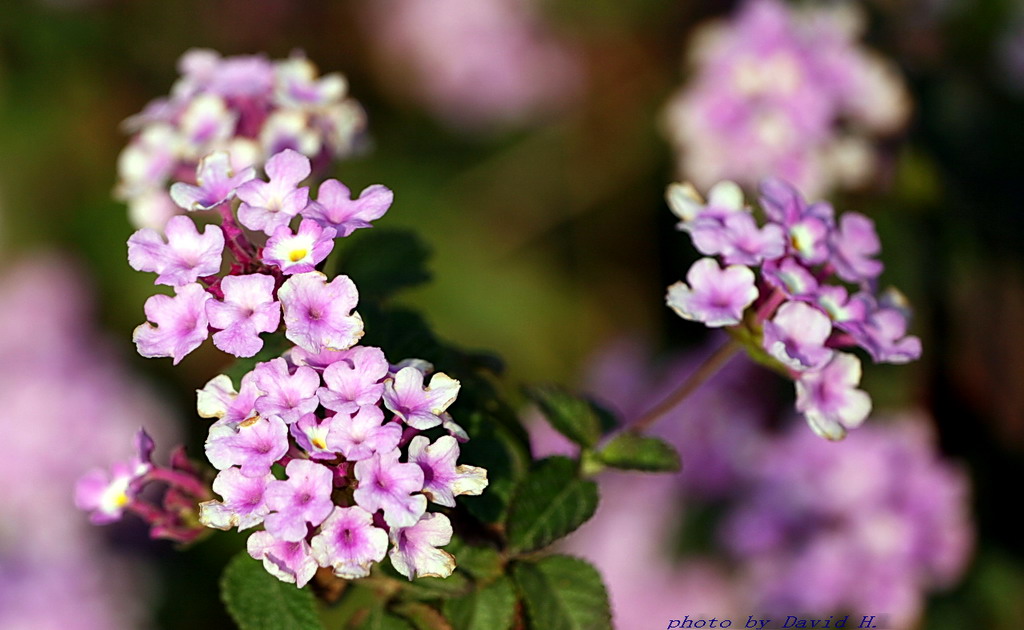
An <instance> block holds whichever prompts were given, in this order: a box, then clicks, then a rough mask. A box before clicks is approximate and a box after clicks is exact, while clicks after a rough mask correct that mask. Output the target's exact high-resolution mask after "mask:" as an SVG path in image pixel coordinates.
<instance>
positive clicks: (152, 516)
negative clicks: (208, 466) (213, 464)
mask: <svg viewBox="0 0 1024 630" xmlns="http://www.w3.org/2000/svg"><path fill="white" fill-rule="evenodd" d="M154 446H155V445H154V443H153V439H152V438H151V437H150V436H149V434H148V433H146V431H145V430H144V429H139V431H138V433H136V435H135V455H134V456H133V457H131V458H130V459H129V460H127V461H121V462H117V463H115V464H113V465H112V466H111V467H110V470H109V471H108V470H104V469H102V468H95V469H93V470H91V471H90V472H88V473H86V474H85V475H83V476H82V477H81V478H80V479H79V480H78V483H77V484H76V485H75V505H76V506H77V507H78V508H79V509H80V510H86V511H88V512H89V520H90V521H92V522H93V523H94V524H96V525H105V524H107V523H114V522H117V521H119V520H121V518H122V517H123V516H124V514H125V512H130V513H132V514H135V515H136V516H138V517H139V518H141V519H142V520H143V521H144V522H145V523H146V524H147V525H148V526H149V531H150V535H151V536H152V537H153V538H167V539H169V540H174V541H177V542H182V543H188V542H192V541H194V540H196V539H197V538H198V537H199V536H200V535H201V534H202V533H203V528H202V527H199V523H198V521H197V520H196V518H195V506H196V504H197V503H198V502H199V501H203V500H205V499H208V498H210V496H211V495H210V489H209V488H208V487H207V485H206V483H204V482H203V480H202V476H201V473H200V471H199V470H198V469H197V468H196V467H195V466H194V465H193V464H192V462H191V461H189V459H188V456H187V455H186V454H185V447H183V446H179V447H178V448H176V449H175V450H174V451H173V452H172V453H171V458H170V466H167V467H162V466H160V465H158V464H156V463H155V462H154V461H153V448H154ZM153 497H155V499H154V498H153Z"/></svg>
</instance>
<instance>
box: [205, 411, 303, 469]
mask: <svg viewBox="0 0 1024 630" xmlns="http://www.w3.org/2000/svg"><path fill="white" fill-rule="evenodd" d="M287 452H288V427H287V426H285V423H284V421H283V420H281V419H280V418H278V417H277V416H271V417H269V418H264V417H262V416H258V415H257V416H253V417H252V418H250V419H248V420H245V421H244V422H242V423H240V424H238V425H237V426H234V425H231V424H227V423H224V422H220V423H216V424H214V425H213V426H211V427H210V434H209V435H208V436H207V438H206V458H207V459H209V460H210V463H211V464H213V467H214V468H216V469H217V470H224V469H226V468H230V467H231V466H239V467H240V469H241V472H242V474H243V475H245V476H246V477H263V476H265V475H266V474H267V473H268V472H270V467H271V466H273V465H274V464H275V463H276V462H277V461H278V460H279V459H281V458H282V457H284V454H285V453H287Z"/></svg>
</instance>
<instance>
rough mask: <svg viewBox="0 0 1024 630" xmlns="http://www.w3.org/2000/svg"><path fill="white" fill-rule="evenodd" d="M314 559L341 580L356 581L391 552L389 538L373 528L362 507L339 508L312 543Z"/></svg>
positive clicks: (328, 518)
mask: <svg viewBox="0 0 1024 630" xmlns="http://www.w3.org/2000/svg"><path fill="white" fill-rule="evenodd" d="M310 544H311V546H312V548H313V557H314V558H316V561H317V563H318V564H319V565H320V566H322V567H330V568H331V569H333V570H334V574H335V575H337V576H338V577H342V578H346V579H350V580H352V579H356V578H361V577H366V576H367V575H369V574H370V567H371V566H372V565H373V563H374V562H380V561H381V560H383V559H384V555H385V554H386V553H387V550H388V534H387V532H386V531H384V530H383V529H381V528H379V527H376V526H374V524H373V515H372V514H370V513H369V512H367V511H366V510H364V509H363V508H361V507H359V506H358V505H355V506H352V507H336V508H334V511H333V512H331V515H330V516H328V517H327V520H326V521H324V522H323V525H321V526H320V533H319V534H317V535H316V536H314V537H313V540H312V542H311V543H310Z"/></svg>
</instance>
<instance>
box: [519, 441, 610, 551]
mask: <svg viewBox="0 0 1024 630" xmlns="http://www.w3.org/2000/svg"><path fill="white" fill-rule="evenodd" d="M596 509H597V484H596V483H594V482H593V481H588V480H584V479H580V477H579V474H578V466H577V463H576V462H575V461H573V460H571V459H569V458H567V457H550V458H548V459H544V460H541V461H540V462H539V463H538V464H537V466H536V467H535V468H534V470H533V471H531V472H530V474H529V475H527V477H526V478H525V479H523V481H522V482H521V483H520V484H519V487H518V488H516V493H515V495H514V496H513V498H512V502H511V504H510V506H509V512H508V519H507V521H506V526H507V531H508V540H509V546H510V548H511V549H512V550H513V551H519V552H524V551H533V550H535V549H540V548H542V547H546V546H547V545H549V544H551V543H553V542H555V541H556V540H558V539H559V538H561V537H563V536H565V535H567V534H569V533H570V532H572V531H574V530H575V529H576V528H577V527H579V526H580V525H582V524H583V523H585V522H586V521H587V520H588V519H589V518H590V517H591V516H593V515H594V510H596Z"/></svg>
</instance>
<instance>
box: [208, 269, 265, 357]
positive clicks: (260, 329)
mask: <svg viewBox="0 0 1024 630" xmlns="http://www.w3.org/2000/svg"><path fill="white" fill-rule="evenodd" d="M220 286H221V289H222V290H223V292H224V299H223V300H211V301H210V302H208V303H207V305H206V314H207V316H208V317H209V319H210V326H212V327H213V328H217V329H219V332H215V333H214V334H213V345H215V346H217V347H218V348H220V349H221V350H223V351H224V352H227V353H228V354H233V355H235V356H236V357H251V356H253V355H255V354H256V353H257V352H259V351H260V349H261V348H262V347H263V340H262V339H260V337H259V333H269V332H274V331H275V330H277V327H278V326H279V325H280V323H281V304H280V303H279V302H276V301H274V295H273V292H274V278H273V276H268V275H265V274H260V273H253V274H248V275H245V276H228V277H226V278H224V279H223V280H222V281H221V285H220Z"/></svg>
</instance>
